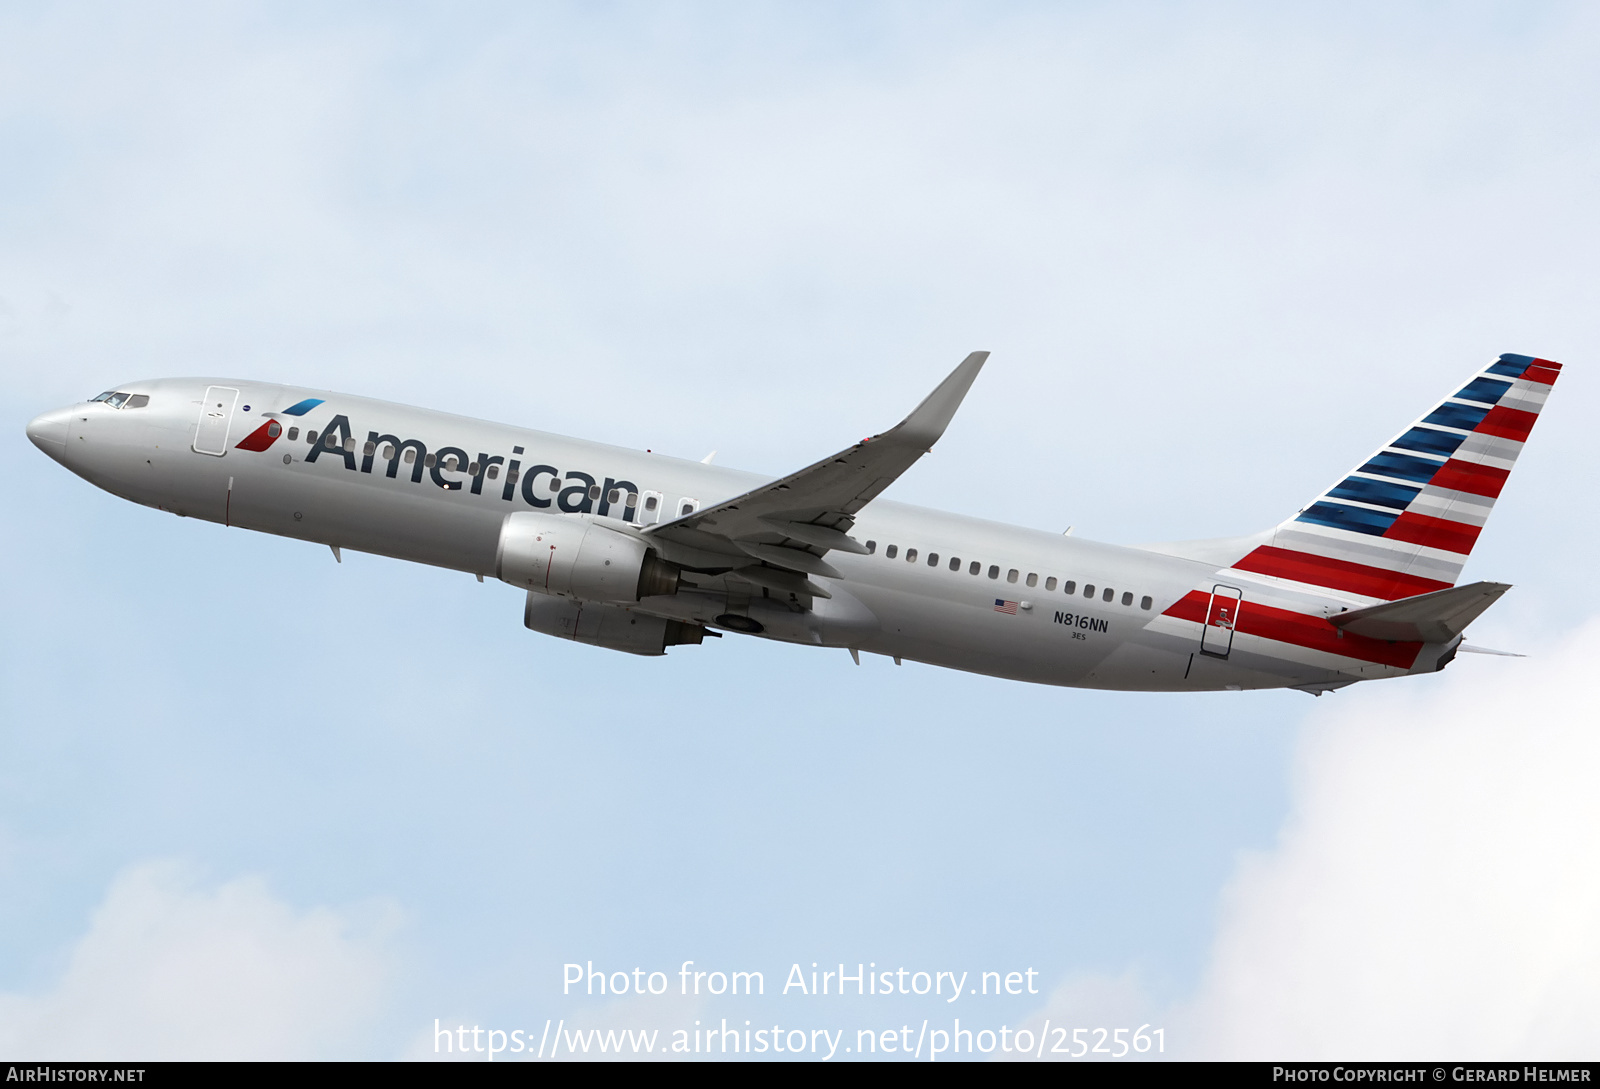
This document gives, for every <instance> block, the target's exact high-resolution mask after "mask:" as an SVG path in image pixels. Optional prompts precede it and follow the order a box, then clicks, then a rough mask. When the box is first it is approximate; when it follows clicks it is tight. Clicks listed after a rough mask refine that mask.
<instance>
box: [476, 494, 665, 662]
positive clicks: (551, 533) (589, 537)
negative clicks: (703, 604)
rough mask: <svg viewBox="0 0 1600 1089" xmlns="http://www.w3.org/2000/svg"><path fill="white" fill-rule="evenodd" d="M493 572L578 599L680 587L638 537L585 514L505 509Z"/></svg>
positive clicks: (629, 597)
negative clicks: (539, 512)
mask: <svg viewBox="0 0 1600 1089" xmlns="http://www.w3.org/2000/svg"><path fill="white" fill-rule="evenodd" d="M495 576H496V577H497V578H500V579H502V580H504V581H505V582H509V583H510V584H511V585H513V586H518V587H521V588H522V589H524V590H531V591H533V592H535V593H540V594H550V595H553V596H555V597H566V598H576V599H577V600H579V601H596V602H600V601H607V602H633V601H638V600H639V599H640V598H642V597H654V596H656V595H660V594H675V593H677V592H678V567H677V566H676V565H674V564H671V563H668V562H667V561H665V560H663V559H661V557H659V556H657V555H656V553H655V550H654V549H652V548H651V547H650V546H649V545H647V544H645V543H644V542H643V541H641V540H640V539H639V538H638V537H635V536H633V535H631V534H628V533H623V532H621V531H619V530H615V529H611V528H609V527H607V526H605V525H602V524H600V523H598V522H596V521H595V520H593V519H591V518H589V517H587V516H584V515H565V516H563V515H558V514H538V513H534V512H531V511H520V512H518V513H516V514H508V515H506V517H505V521H503V522H501V523H500V546H499V549H498V550H497V551H496V554H495ZM531 626H532V625H530V627H531ZM656 653H660V652H659V651H657V652H656Z"/></svg>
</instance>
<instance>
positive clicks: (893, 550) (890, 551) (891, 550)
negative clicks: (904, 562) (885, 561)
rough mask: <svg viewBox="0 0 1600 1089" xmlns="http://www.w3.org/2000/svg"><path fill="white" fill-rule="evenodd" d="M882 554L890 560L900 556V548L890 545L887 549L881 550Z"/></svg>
mask: <svg viewBox="0 0 1600 1089" xmlns="http://www.w3.org/2000/svg"><path fill="white" fill-rule="evenodd" d="M883 554H884V555H885V556H888V557H889V558H890V559H891V560H892V559H894V558H895V557H896V556H898V555H900V546H899V545H890V546H889V547H888V548H886V549H884V550H883Z"/></svg>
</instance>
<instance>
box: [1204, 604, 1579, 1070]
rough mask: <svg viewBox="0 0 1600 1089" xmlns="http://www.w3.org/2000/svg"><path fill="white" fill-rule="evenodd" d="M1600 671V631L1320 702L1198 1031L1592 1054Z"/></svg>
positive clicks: (1286, 1051) (1262, 1045)
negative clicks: (1292, 787)
mask: <svg viewBox="0 0 1600 1089" xmlns="http://www.w3.org/2000/svg"><path fill="white" fill-rule="evenodd" d="M1597 658H1600V622H1592V623H1590V624H1589V625H1588V626H1587V627H1585V628H1583V629H1582V630H1580V631H1579V632H1577V633H1576V634H1574V635H1573V636H1571V637H1570V638H1568V639H1566V640H1565V641H1563V643H1562V644H1561V645H1559V646H1558V647H1555V648H1553V649H1551V650H1549V651H1547V652H1545V653H1543V654H1541V655H1539V656H1538V657H1535V658H1530V659H1527V660H1522V661H1512V662H1503V661H1490V662H1486V661H1484V660H1482V659H1471V660H1467V661H1462V662H1458V663H1456V664H1455V665H1454V666H1453V667H1452V674H1451V675H1450V676H1449V683H1447V684H1445V685H1425V686H1413V687H1411V688H1409V689H1406V688H1400V687H1394V688H1389V687H1381V688H1380V687H1374V688H1373V689H1371V690H1368V691H1364V692H1361V693H1359V694H1358V693H1355V692H1352V693H1350V694H1349V695H1343V696H1342V701H1343V702H1344V705H1343V706H1337V705H1335V706H1330V707H1327V708H1325V709H1322V710H1321V713H1320V714H1318V715H1317V716H1315V717H1314V718H1313V720H1312V723H1311V726H1310V727H1309V730H1308V733H1307V735H1306V739H1305V742H1304V744H1303V748H1302V752H1301V757H1300V769H1299V782H1298V785H1297V791H1296V793H1297V800H1296V806H1295V811H1294V814H1293V816H1292V817H1291V819H1290V820H1289V822H1288V824H1287V825H1286V827H1285V829H1284V831H1283V833H1282V836H1281V839H1280V842H1279V845H1278V847H1277V848H1276V849H1275V850H1273V851H1271V852H1269V853H1267V854H1266V855H1264V856H1261V857H1256V858H1251V859H1248V860H1246V861H1245V863H1244V864H1243V865H1242V866H1241V868H1240V870H1239V872H1238V874H1237V875H1236V878H1235V881H1234V883H1233V885H1232V887H1231V889H1230V890H1229V892H1228V894H1227V896H1226V898H1225V904H1224V910H1223V913H1222V918H1221V922H1220V926H1219V931H1218V935H1217V939H1216V944H1215V947H1214V950H1213V962H1212V966H1211V968H1210V971H1209V973H1208V975H1207V977H1206V979H1205V980H1204V982H1203V984H1202V986H1201V989H1200V991H1199V994H1198V996H1197V997H1196V999H1195V1001H1194V1003H1193V1004H1192V1006H1191V1008H1190V1009H1189V1011H1188V1014H1187V1017H1186V1018H1185V1020H1187V1021H1188V1025H1187V1030H1186V1033H1185V1034H1186V1035H1187V1036H1188V1037H1189V1039H1191V1040H1192V1041H1194V1042H1195V1043H1196V1045H1197V1048H1198V1050H1200V1051H1201V1052H1204V1053H1206V1054H1211V1055H1216V1056H1219V1057H1238V1058H1246V1057H1251V1058H1261V1057H1267V1056H1274V1057H1284V1058H1287V1057H1296V1058H1306V1059H1311V1058H1319V1057H1326V1058H1334V1057H1344V1058H1348V1057H1352V1056H1360V1057H1365V1058H1374V1059H1377V1058H1384V1059H1401V1058H1422V1057H1430V1056H1432V1057H1437V1056H1439V1055H1450V1056H1459V1057H1471V1058H1477V1059H1531V1058H1549V1059H1569V1058H1574V1057H1579V1056H1592V1055H1594V1053H1595V1051H1596V1049H1597V1047H1600V865H1597V863H1600V793H1597V792H1596V790H1595V788H1594V784H1595V777H1596V772H1597V771H1600V691H1597V690H1596V688H1595V685H1594V682H1593V670H1594V662H1595V661H1596V660H1597ZM1350 696H1356V699H1354V700H1351V699H1350Z"/></svg>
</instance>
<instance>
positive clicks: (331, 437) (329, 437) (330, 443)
mask: <svg viewBox="0 0 1600 1089" xmlns="http://www.w3.org/2000/svg"><path fill="white" fill-rule="evenodd" d="M322 445H324V446H326V447H327V448H328V449H329V450H337V449H338V448H339V436H338V435H335V434H334V433H333V432H332V431H329V432H327V433H326V434H324V435H323V436H322Z"/></svg>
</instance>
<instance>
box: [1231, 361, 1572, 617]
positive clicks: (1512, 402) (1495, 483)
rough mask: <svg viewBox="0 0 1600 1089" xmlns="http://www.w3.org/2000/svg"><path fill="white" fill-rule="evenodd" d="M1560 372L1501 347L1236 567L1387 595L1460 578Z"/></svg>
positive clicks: (1339, 589)
mask: <svg viewBox="0 0 1600 1089" xmlns="http://www.w3.org/2000/svg"><path fill="white" fill-rule="evenodd" d="M1560 373H1561V365H1560V364H1559V363H1552V362H1550V361H1549V360H1545V359H1534V358H1533V357H1531V356H1525V355H1503V356H1501V357H1500V359H1499V360H1498V361H1497V362H1495V363H1494V364H1493V365H1491V366H1489V367H1487V368H1485V369H1484V370H1482V371H1479V372H1478V373H1477V374H1475V375H1473V376H1472V377H1471V378H1470V379H1469V380H1468V381H1467V382H1466V384H1465V385H1463V386H1462V387H1461V388H1460V389H1458V390H1457V391H1456V392H1455V393H1454V394H1452V395H1451V396H1450V397H1448V398H1446V399H1445V400H1444V401H1443V402H1441V403H1440V404H1439V405H1438V406H1437V407H1436V408H1434V409H1433V410H1432V411H1431V412H1429V413H1428V414H1427V415H1425V416H1423V417H1422V418H1421V419H1419V420H1417V421H1416V422H1415V423H1413V424H1412V425H1411V426H1410V427H1409V428H1407V429H1406V430H1405V431H1403V432H1401V433H1400V434H1399V435H1397V436H1395V438H1393V439H1392V440H1390V441H1389V442H1388V443H1387V444H1385V445H1384V446H1383V447H1382V448H1381V449H1379V450H1378V451H1377V452H1376V453H1374V454H1373V455H1372V456H1371V457H1370V458H1368V459H1367V460H1366V461H1365V462H1363V463H1362V464H1361V465H1360V466H1358V467H1357V468H1355V469H1353V470H1352V471H1351V472H1350V474H1349V475H1348V476H1346V477H1345V478H1344V479H1343V480H1342V481H1340V482H1339V483H1338V484H1336V485H1334V486H1333V487H1332V488H1330V489H1328V491H1326V492H1325V493H1323V494H1322V495H1320V496H1318V497H1317V498H1316V500H1315V501H1313V502H1312V503H1311V505H1310V506H1308V507H1306V508H1305V509H1304V510H1302V511H1301V512H1300V513H1299V514H1297V515H1295V517H1293V518H1291V519H1289V520H1288V521H1286V522H1284V523H1283V524H1282V525H1280V526H1279V527H1278V528H1277V530H1276V532H1275V533H1274V534H1273V537H1272V542H1271V543H1270V544H1268V545H1262V546H1260V547H1258V548H1256V549H1254V550H1253V551H1251V552H1250V553H1249V554H1248V555H1247V556H1245V557H1244V558H1243V559H1241V560H1239V561H1238V562H1237V563H1235V564H1234V565H1233V566H1234V568H1235V569H1237V570H1240V571H1248V572H1251V573H1253V574H1257V575H1265V576H1268V577H1271V578H1276V579H1283V580H1285V581H1287V582H1291V583H1300V584H1303V585H1306V586H1311V587H1317V588H1320V589H1324V590H1334V591H1337V592H1340V593H1342V594H1349V595H1353V596H1355V597H1359V598H1367V599H1372V600H1380V601H1392V600H1394V599H1396V598H1402V597H1410V596H1412V595H1414V594H1424V593H1428V592H1430V591H1433V590H1442V589H1445V588H1446V587H1449V586H1453V585H1455V582H1456V578H1457V576H1459V575H1460V573H1461V567H1462V564H1463V563H1465V562H1466V558H1467V556H1468V554H1469V553H1471V551H1472V546H1473V544H1474V543H1476V541H1477V539H1478V534H1479V532H1480V531H1481V530H1482V529H1483V526H1484V523H1485V522H1486V521H1487V520H1488V517H1489V512H1490V510H1491V509H1492V508H1493V507H1494V501H1495V499H1496V498H1498V497H1499V495H1500V490H1501V488H1503V487H1504V486H1505V482H1506V478H1507V477H1508V476H1509V475H1510V472H1511V468H1512V466H1513V465H1514V464H1515V463H1516V460H1517V455H1518V454H1519V453H1521V452H1522V444H1523V442H1524V441H1525V440H1526V439H1527V437H1528V432H1529V431H1531V430H1532V428H1533V424H1534V421H1535V420H1537V419H1538V416H1539V411H1540V409H1541V408H1543V407H1544V402H1545V398H1546V397H1547V396H1548V395H1549V393H1550V387H1551V386H1552V385H1554V384H1555V380H1556V378H1557V376H1558V375H1559V374H1560Z"/></svg>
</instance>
